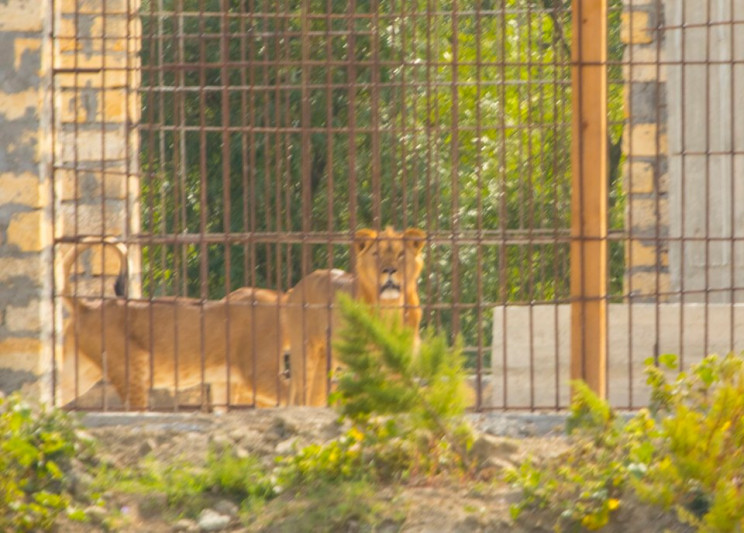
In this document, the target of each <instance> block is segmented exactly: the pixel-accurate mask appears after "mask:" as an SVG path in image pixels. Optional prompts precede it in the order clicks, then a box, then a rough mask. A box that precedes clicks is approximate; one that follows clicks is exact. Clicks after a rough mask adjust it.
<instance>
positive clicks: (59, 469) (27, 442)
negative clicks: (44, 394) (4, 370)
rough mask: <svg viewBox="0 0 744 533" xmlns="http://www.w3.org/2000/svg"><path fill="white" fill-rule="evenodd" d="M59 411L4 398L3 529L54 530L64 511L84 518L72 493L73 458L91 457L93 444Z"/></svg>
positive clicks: (0, 406) (0, 427)
mask: <svg viewBox="0 0 744 533" xmlns="http://www.w3.org/2000/svg"><path fill="white" fill-rule="evenodd" d="M77 429H78V425H77V424H76V422H75V421H74V420H73V419H72V418H71V417H70V416H69V415H67V414H66V413H64V412H62V411H60V410H57V409H47V408H46V407H43V406H35V405H31V404H30V403H27V402H26V401H24V400H23V399H22V398H21V397H20V395H18V394H13V395H11V396H9V397H7V398H4V399H0V448H1V452H0V530H3V531H31V530H37V529H46V528H49V527H51V525H52V524H53V523H54V521H55V520H56V518H57V517H58V516H59V515H60V514H61V513H67V515H68V516H69V517H70V518H71V519H75V520H84V519H85V515H84V513H83V512H82V511H80V510H78V509H76V508H75V507H74V506H73V505H72V503H71V502H72V499H71V497H70V495H69V489H70V486H69V484H70V481H69V480H70V476H69V475H66V473H67V472H68V471H69V470H70V468H71V462H72V459H73V458H75V457H77V458H81V459H83V458H86V457H89V456H90V451H91V442H90V441H89V440H86V439H84V438H82V437H81V436H80V435H79V433H78V431H77Z"/></svg>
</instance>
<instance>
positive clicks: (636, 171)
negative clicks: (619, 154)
mask: <svg viewBox="0 0 744 533" xmlns="http://www.w3.org/2000/svg"><path fill="white" fill-rule="evenodd" d="M626 167H627V168H628V169H629V174H628V176H627V182H626V185H625V190H626V191H628V192H630V193H631V194H649V193H652V192H654V165H653V164H651V163H649V162H647V161H633V162H631V163H630V164H627V163H626Z"/></svg>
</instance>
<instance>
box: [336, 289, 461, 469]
mask: <svg viewBox="0 0 744 533" xmlns="http://www.w3.org/2000/svg"><path fill="white" fill-rule="evenodd" d="M338 303H339V307H340V310H341V314H342V316H343V320H344V327H343V329H342V330H341V332H340V335H339V337H340V340H339V341H338V342H337V343H336V345H335V350H336V353H337V354H338V358H339V360H340V361H341V362H342V363H343V364H344V365H345V367H346V369H345V371H343V372H341V375H340V376H339V377H338V387H337V391H336V393H335V395H334V399H335V400H337V401H338V402H339V409H340V411H341V413H342V415H345V416H348V417H349V418H350V419H351V420H352V421H353V422H354V423H355V424H357V425H359V427H361V428H364V429H365V430H372V431H373V432H374V433H375V439H378V438H379V435H380V434H381V433H380V431H379V428H377V424H379V420H378V419H376V418H375V417H379V416H389V415H392V416H393V417H394V418H391V419H388V420H387V421H386V425H387V429H386V430H385V431H384V432H383V433H384V434H388V433H389V434H391V435H392V436H393V437H396V438H397V437H398V436H399V435H405V434H409V435H413V436H417V437H418V438H419V439H420V444H421V445H422V446H423V448H422V449H421V450H420V451H421V453H422V454H424V455H426V454H430V453H431V452H434V451H435V450H436V449H437V448H440V447H442V446H444V447H445V448H446V449H447V450H448V451H450V452H452V453H454V454H455V455H456V456H457V457H459V460H460V461H461V462H462V463H463V464H465V463H466V462H467V439H468V437H469V433H468V432H467V431H464V432H463V431H461V426H462V415H463V414H464V412H465V406H466V405H467V389H466V387H465V379H464V376H465V373H464V370H463V362H462V355H461V352H460V349H459V348H458V347H455V348H450V347H449V346H448V345H447V341H446V339H445V338H444V337H443V336H441V335H439V336H435V335H431V334H429V333H425V334H424V336H423V338H422V339H421V340H420V344H418V346H416V344H417V342H418V341H416V340H415V336H414V332H412V331H411V330H410V328H407V327H404V326H403V325H402V324H400V322H399V321H398V320H396V318H397V317H395V315H394V316H393V317H390V316H385V315H384V312H381V313H379V314H378V313H377V311H376V310H374V309H370V308H369V307H368V306H366V305H365V304H363V303H360V302H357V301H355V300H353V299H352V298H350V297H348V296H345V295H341V297H340V298H339V299H338ZM380 315H381V316H380ZM372 428H374V429H372ZM439 455H440V454H438V453H434V454H433V455H431V456H432V457H438V458H439V459H442V458H441V457H439ZM422 456H423V455H422ZM433 466H434V465H432V467H433Z"/></svg>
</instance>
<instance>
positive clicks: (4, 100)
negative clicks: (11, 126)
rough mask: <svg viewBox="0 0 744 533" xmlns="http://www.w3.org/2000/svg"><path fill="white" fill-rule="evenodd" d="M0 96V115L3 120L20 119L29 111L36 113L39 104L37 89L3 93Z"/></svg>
mask: <svg viewBox="0 0 744 533" xmlns="http://www.w3.org/2000/svg"><path fill="white" fill-rule="evenodd" d="M0 96H1V97H0V116H2V117H3V121H11V120H18V119H22V118H23V117H24V116H25V115H26V114H27V113H28V112H29V111H31V113H33V114H36V112H37V110H38V107H39V104H40V101H39V91H38V90H36V89H27V90H25V91H20V92H13V93H4V94H2V95H0Z"/></svg>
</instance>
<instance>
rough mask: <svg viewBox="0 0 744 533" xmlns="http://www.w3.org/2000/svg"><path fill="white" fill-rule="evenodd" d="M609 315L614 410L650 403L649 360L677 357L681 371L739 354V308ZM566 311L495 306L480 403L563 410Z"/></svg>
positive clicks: (625, 309)
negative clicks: (711, 357) (487, 371)
mask: <svg viewBox="0 0 744 533" xmlns="http://www.w3.org/2000/svg"><path fill="white" fill-rule="evenodd" d="M608 307H609V308H608V312H607V332H608V333H607V334H608V344H607V364H608V370H607V376H608V386H607V391H608V399H609V401H610V403H611V404H612V405H614V406H616V407H619V408H629V407H640V406H644V405H647V403H648V392H649V390H648V387H647V386H646V376H645V374H644V368H645V362H646V361H647V360H648V359H649V358H653V357H654V356H658V355H660V354H665V353H673V354H676V355H677V356H678V358H679V362H680V364H681V368H683V369H686V368H689V367H690V365H692V364H694V363H696V362H699V361H700V360H701V359H702V358H703V357H704V356H705V355H707V354H711V353H717V354H719V355H725V354H727V353H729V352H730V351H731V350H735V351H742V350H744V335H741V334H739V335H737V334H736V332H741V331H744V305H743V304H736V305H734V306H733V307H732V306H731V305H728V304H710V305H708V306H706V305H704V304H695V303H688V304H679V303H676V304H675V303H666V304H659V305H656V304H644V303H640V304H632V305H628V304H610V305H609V306H608ZM570 316H571V311H570V306H568V305H556V306H551V305H537V306H509V307H496V308H495V309H494V313H493V339H494V341H493V350H492V353H491V357H492V365H491V368H492V371H491V374H490V375H489V376H486V378H485V383H486V384H487V389H488V395H487V396H486V397H485V398H484V404H485V405H486V406H490V407H498V408H504V407H508V408H559V407H560V408H564V407H567V406H568V405H569V389H570V381H569V379H570V378H569V376H570V360H571V349H570V346H571V344H570V342H571V335H570V331H571V328H570Z"/></svg>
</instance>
